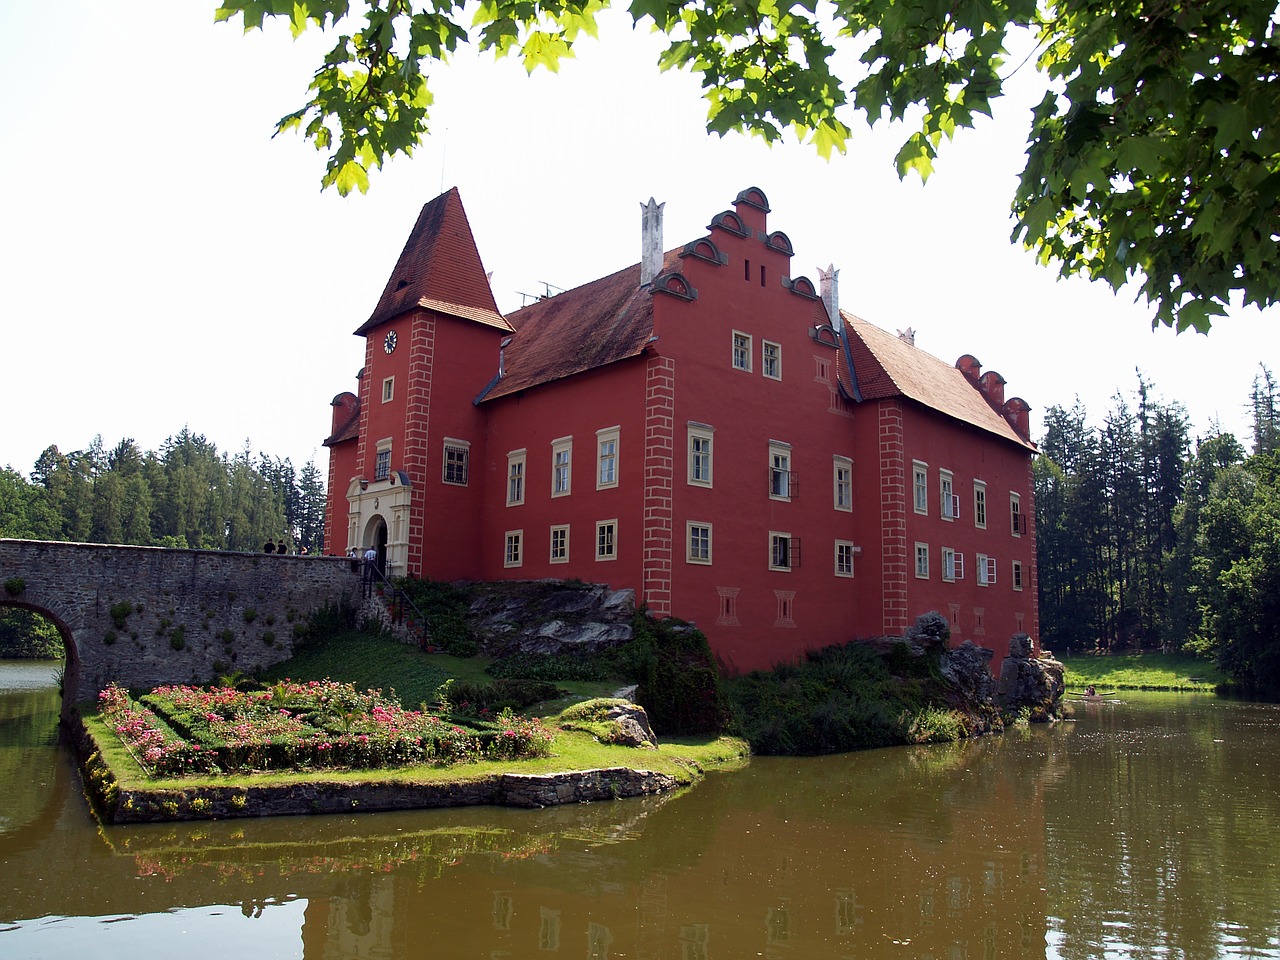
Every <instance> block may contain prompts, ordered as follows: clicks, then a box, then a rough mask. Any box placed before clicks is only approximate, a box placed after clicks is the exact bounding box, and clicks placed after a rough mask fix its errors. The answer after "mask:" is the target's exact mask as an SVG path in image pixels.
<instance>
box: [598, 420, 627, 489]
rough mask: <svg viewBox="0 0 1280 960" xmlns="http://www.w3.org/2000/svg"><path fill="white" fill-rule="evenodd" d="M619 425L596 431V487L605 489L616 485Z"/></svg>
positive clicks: (620, 431)
mask: <svg viewBox="0 0 1280 960" xmlns="http://www.w3.org/2000/svg"><path fill="white" fill-rule="evenodd" d="M621 436H622V428H621V427H620V426H614V427H605V428H604V429H603V430H597V431H596V489H597V490H607V489H610V488H612V487H616V486H617V485H618V454H619V451H620V449H621V443H620V438H621Z"/></svg>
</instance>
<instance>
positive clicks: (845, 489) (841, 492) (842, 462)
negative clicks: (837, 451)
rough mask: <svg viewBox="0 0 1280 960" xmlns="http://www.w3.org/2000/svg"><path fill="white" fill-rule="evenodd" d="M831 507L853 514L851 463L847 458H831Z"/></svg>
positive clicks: (837, 456)
mask: <svg viewBox="0 0 1280 960" xmlns="http://www.w3.org/2000/svg"><path fill="white" fill-rule="evenodd" d="M842 471H843V472H844V474H845V475H844V477H843V478H842V477H841V476H840V474H841V472H842ZM831 505H832V506H833V507H834V508H835V509H837V510H841V511H843V512H845V513H852V512H853V461H852V460H851V459H850V458H849V457H842V456H839V455H836V456H833V457H832V458H831Z"/></svg>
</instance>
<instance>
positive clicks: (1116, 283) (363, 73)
mask: <svg viewBox="0 0 1280 960" xmlns="http://www.w3.org/2000/svg"><path fill="white" fill-rule="evenodd" d="M608 5H609V3H608V0H481V3H480V4H479V6H478V7H476V6H474V5H467V4H464V3H462V2H461V0H360V2H359V3H357V2H355V0H221V5H220V6H219V7H218V10H217V13H216V18H217V19H218V20H230V19H233V18H235V17H240V18H241V20H242V23H243V25H244V28H245V29H246V30H252V29H258V28H261V27H262V25H263V23H264V21H265V20H267V19H269V18H280V19H281V20H284V21H287V22H288V24H289V26H290V28H291V29H292V30H293V32H294V34H295V35H296V34H298V33H301V32H302V31H304V30H306V29H308V28H309V27H319V28H320V29H323V30H327V31H329V32H330V33H331V35H333V36H334V37H335V41H336V42H335V43H334V46H333V48H332V49H331V50H330V52H329V54H328V55H327V56H326V57H325V59H324V61H323V62H322V63H321V64H320V65H319V66H318V67H317V69H316V71H315V74H314V76H313V77H312V80H311V84H310V87H309V89H308V99H307V101H306V103H304V104H303V105H302V106H301V107H300V108H299V109H298V110H297V111H295V112H293V113H290V114H289V115H287V116H285V117H283V118H282V119H281V120H280V121H279V124H278V130H281V131H283V130H292V129H296V130H300V131H302V132H303V134H304V135H305V136H306V137H307V138H308V139H310V140H311V141H312V142H313V143H314V144H315V146H316V148H317V149H319V150H321V151H324V152H326V153H328V164H327V169H326V172H325V175H324V180H323V182H324V185H325V186H330V185H336V186H337V188H338V190H339V191H340V192H341V193H343V194H346V193H348V192H350V191H351V190H361V191H364V190H367V189H368V186H369V174H370V172H371V171H372V170H373V169H375V168H377V167H380V166H381V165H382V164H383V162H384V161H385V160H386V159H387V158H389V157H392V156H395V155H396V154H400V153H404V154H409V153H412V151H413V148H414V147H415V146H416V145H417V144H419V143H420V142H421V140H422V138H423V137H424V136H425V135H426V134H427V132H428V128H429V127H428V119H429V113H430V109H431V105H432V100H433V97H432V93H431V90H430V88H429V84H428V76H429V74H430V72H431V71H432V70H433V69H435V68H436V67H438V66H440V65H443V64H446V63H447V62H448V61H449V59H450V57H451V56H452V55H453V54H454V53H455V52H457V50H458V49H459V48H460V47H461V46H463V45H464V44H474V45H475V46H477V47H479V48H480V49H481V50H487V51H492V52H493V53H494V54H496V55H497V56H499V57H502V56H515V57H518V58H519V59H520V60H521V61H522V62H523V64H524V66H525V68H526V69H527V70H529V71H533V70H534V69H536V68H538V67H545V68H547V69H549V70H552V71H554V70H556V69H557V65H558V63H559V61H560V59H561V58H564V57H569V56H572V55H573V47H574V44H575V43H576V42H578V40H579V39H580V37H581V36H582V35H583V34H586V35H590V36H595V35H596V32H597V30H596V26H597V24H596V20H597V15H598V14H599V13H600V12H601V11H602V10H603V9H604V8H605V7H606V6H608ZM628 11H629V13H630V16H631V18H632V20H633V21H634V22H635V23H636V24H637V25H639V24H641V23H642V22H644V21H648V22H649V23H650V24H651V25H652V26H653V28H654V29H656V30H657V31H658V32H660V33H661V34H663V35H664V36H665V38H666V40H667V44H668V45H667V47H666V49H665V50H664V51H663V52H662V54H661V56H660V59H659V63H658V66H659V67H660V68H661V69H663V70H667V69H671V68H687V69H689V70H692V71H693V72H695V73H697V74H698V75H699V76H700V77H701V81H702V88H703V95H704V97H705V98H706V100H707V103H708V113H707V126H708V129H710V130H712V131H714V132H716V133H720V134H724V133H727V132H729V131H746V132H750V133H753V134H756V135H759V136H761V137H763V138H764V139H765V140H768V141H774V140H777V139H779V138H781V137H782V136H783V135H784V134H785V133H786V132H787V131H794V133H795V134H796V135H797V136H799V137H800V138H801V139H805V140H807V141H808V142H809V143H811V144H812V145H814V146H815V147H816V148H817V150H818V151H819V152H820V153H822V154H823V155H827V156H829V155H830V154H831V152H832V151H833V150H834V151H840V152H843V151H844V150H845V149H846V148H847V144H848V141H849V139H850V137H851V132H850V127H849V125H848V121H849V119H850V117H851V115H853V114H857V113H861V114H862V115H864V116H865V117H866V118H867V119H868V120H869V121H870V122H871V123H872V124H874V123H876V122H878V121H880V120H882V119H886V118H888V119H893V120H906V121H907V122H908V125H909V129H910V130H911V132H910V134H909V135H908V137H907V139H906V142H905V143H904V144H903V146H902V149H901V150H900V151H899V153H898V156H897V164H898V169H899V173H900V175H903V176H905V175H906V174H907V173H908V172H909V171H912V170H914V171H916V172H917V173H918V174H919V175H920V176H921V178H922V179H924V178H927V177H928V176H929V173H930V171H931V170H932V168H933V162H934V160H935V159H936V158H937V154H938V148H939V146H940V145H941V143H942V142H943V140H946V139H950V138H951V137H953V136H954V135H955V132H956V130H957V129H960V128H964V127H970V126H972V125H973V124H974V121H975V118H976V117H977V116H979V115H982V114H989V113H990V109H991V106H990V105H991V102H992V100H994V99H996V98H997V97H999V96H1001V94H1002V93H1003V91H1004V86H1005V84H1006V83H1007V82H1008V81H1009V79H1010V77H1011V76H1012V75H1013V74H1014V73H1015V72H1017V71H1018V69H1019V68H1020V67H1021V66H1022V64H1018V63H1012V62H1010V61H1009V59H1008V58H1009V53H1008V50H1009V48H1010V46H1011V40H1012V39H1013V38H1014V37H1015V36H1016V35H1019V34H1030V36H1031V37H1032V39H1033V42H1034V44H1035V47H1034V51H1033V53H1032V54H1031V55H1030V57H1034V59H1035V67H1036V68H1038V70H1039V71H1040V75H1041V76H1042V77H1043V79H1044V83H1043V85H1044V90H1045V92H1044V96H1043V98H1042V99H1041V100H1040V103H1039V104H1038V106H1037V107H1036V108H1035V110H1034V113H1033V117H1032V119H1031V129H1030V134H1029V137H1028V148H1027V163H1026V167H1025V169H1024V170H1023V173H1022V178H1021V182H1020V184H1019V186H1018V188H1017V191H1016V195H1015V197H1014V199H1013V210H1014V214H1015V216H1016V218H1017V226H1016V228H1015V229H1014V238H1015V239H1016V240H1020V241H1021V242H1022V243H1024V244H1025V245H1026V246H1028V247H1030V248H1032V249H1034V250H1035V251H1036V254H1037V256H1038V257H1039V258H1040V259H1041V260H1042V261H1044V262H1045V263H1055V264H1057V267H1058V270H1059V271H1060V272H1061V273H1062V274H1063V275H1074V274H1081V275H1084V276H1087V277H1090V278H1094V279H1099V280H1102V281H1104V282H1106V283H1107V284H1109V285H1110V286H1111V287H1113V288H1115V289H1117V290H1118V289H1119V288H1120V287H1121V286H1122V285H1124V284H1125V283H1127V282H1129V281H1130V280H1132V281H1134V282H1135V283H1138V284H1140V293H1139V295H1140V296H1145V297H1146V299H1147V301H1148V303H1150V304H1151V305H1153V307H1154V310H1155V322H1158V323H1164V324H1168V325H1171V326H1175V327H1177V328H1178V329H1179V330H1183V329H1187V328H1189V327H1194V328H1196V329H1198V330H1206V329H1208V327H1209V325H1210V323H1211V320H1212V318H1213V317H1215V316H1220V315H1222V313H1223V312H1224V311H1225V309H1226V306H1227V304H1228V302H1229V301H1230V299H1231V298H1232V296H1233V294H1234V295H1237V296H1240V297H1242V298H1243V300H1244V302H1245V303H1246V304H1258V305H1262V306H1266V305H1269V304H1271V303H1274V302H1276V300H1277V298H1278V297H1280V244H1278V243H1277V240H1278V239H1280V237H1278V236H1277V221H1278V220H1280V133H1277V131H1276V129H1275V118H1276V116H1277V115H1280V82H1277V75H1278V74H1280V69H1278V68H1280V50H1277V47H1276V40H1277V38H1276V36H1275V32H1276V29H1277V16H1276V7H1275V2H1274V0H1199V2H1196V3H1190V2H1187V0H1155V2H1148V0H1141V2H1140V0H1059V2H1056V3H1053V4H1047V3H1041V2H1038V0H959V2H942V0H924V2H915V3H901V2H896V0H834V2H833V3H831V4H830V5H826V4H824V5H822V6H821V12H820V7H819V4H818V3H817V2H816V0H799V2H797V3H792V4H781V5H780V4H778V3H776V2H775V0H733V2H728V0H631V3H630V6H629V8H628ZM1030 57H1029V58H1028V59H1030ZM1028 69H1030V68H1028Z"/></svg>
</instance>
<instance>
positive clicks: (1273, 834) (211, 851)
mask: <svg viewBox="0 0 1280 960" xmlns="http://www.w3.org/2000/svg"><path fill="white" fill-rule="evenodd" d="M51 674H52V670H51V668H50V667H49V666H48V665H31V664H12V663H5V664H0V958H4V960H27V958H39V960H60V958H73V957H74V958H82V957H85V958H87V957H92V958H93V960H104V958H117V957H118V958H126V957H127V958H131V960H134V958H138V957H181V958H183V960H198V958H215V957H216V958H218V960H226V958H228V957H230V958H235V960H248V958H257V957H264V958H265V957H271V958H287V957H304V958H307V960H320V958H324V960H346V958H353V960H354V958H362V960H363V958H370V960H373V958H385V960H410V958H412V960H436V958H440V960H455V958H457V960H469V958H475V960H500V958H501V960H506V958H510V960H525V958H532V960H539V958H547V960H553V958H556V957H563V958H574V960H579V958H601V960H603V958H637V960H744V958H745V960H750V958H754V957H764V958H775V960H777V958H794V960H826V958H832V960H837V958H840V960H844V958H851V960H852V958H856V960H862V958H939V960H943V958H945V960H992V958H1030V957H1035V958H1072V960H1075V958H1080V960H1085V958H1089V960H1092V958H1099V957H1115V958H1129V957H1133V958H1139V957H1141V958H1165V957H1168V958H1192V960H1199V958H1211V957H1274V958H1280V707H1277V706H1275V705H1269V704H1256V703H1244V702H1236V701H1229V700H1221V699H1216V698H1213V697H1206V696H1191V695H1167V694H1145V695H1140V694H1133V695H1125V697H1124V699H1123V700H1122V701H1121V702H1118V703H1106V704H1088V705H1078V706H1077V707H1076V715H1075V717H1074V719H1073V720H1071V721H1070V722H1065V723H1060V724H1057V725H1055V726H1052V727H1045V726H1040V727H1035V728H1032V729H1016V730H1013V731H1011V732H1009V733H1006V734H1004V735H1002V736H998V737H989V738H985V739H982V740H978V741H975V742H972V743H964V744H955V745H942V746H930V747H920V748H894V749H888V750H877V751H871V752H867V753H860V754H853V755H848V756H840V757H827V758H813V759H776V758H757V759H754V760H752V761H750V763H749V764H747V765H746V766H745V767H743V768H741V769H739V770H736V771H732V772H720V773H714V774H712V775H711V776H709V777H708V778H707V779H706V780H705V781H704V782H703V783H702V784H700V785H699V786H698V787H696V788H694V789H692V790H688V791H685V792H682V793H679V794H675V795H670V796H665V797H660V798H655V799H649V800H625V801H618V802H614V803H600V804H591V805H585V806H575V807H560V808H556V809H548V810H541V811H521V810H503V809H491V808H472V809H463V810H443V811H425V812H421V813H397V814H366V815H363V816H360V815H356V816H342V817H298V818H286V819H277V820H238V821H232V822H219V823H194V824H181V825H177V826H167V825H166V826H150V827H128V828H119V827H107V828H103V827H99V826H98V824H97V823H96V822H95V821H94V819H93V817H92V816H91V815H90V812H89V810H88V809H87V808H86V805H85V802H84V799H83V796H82V794H81V791H80V784H79V780H78V777H77V775H76V772H75V770H74V768H73V766H72V762H71V757H70V755H69V753H68V751H67V749H66V747H65V746H60V745H59V743H58V736H57V718H58V710H59V698H58V694H57V692H56V690H54V689H52V688H51V687H50V686H48V684H49V682H50V680H49V678H50V677H51Z"/></svg>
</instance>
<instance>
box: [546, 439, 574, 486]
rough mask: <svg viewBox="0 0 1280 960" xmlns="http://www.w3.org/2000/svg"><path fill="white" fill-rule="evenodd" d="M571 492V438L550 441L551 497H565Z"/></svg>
mask: <svg viewBox="0 0 1280 960" xmlns="http://www.w3.org/2000/svg"><path fill="white" fill-rule="evenodd" d="M572 492H573V437H559V438H557V439H555V440H552V441H551V496H553V497H567V496H569V494H571V493H572Z"/></svg>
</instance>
